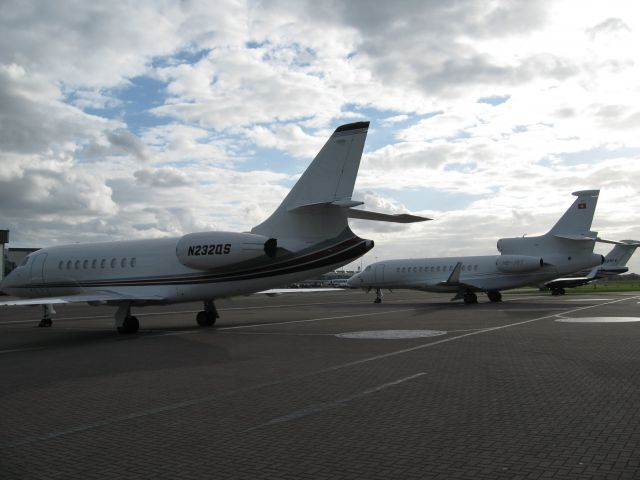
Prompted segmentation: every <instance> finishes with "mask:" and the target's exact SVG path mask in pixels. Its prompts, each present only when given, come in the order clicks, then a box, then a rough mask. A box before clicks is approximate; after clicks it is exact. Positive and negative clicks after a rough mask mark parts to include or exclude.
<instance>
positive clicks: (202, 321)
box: [196, 310, 216, 327]
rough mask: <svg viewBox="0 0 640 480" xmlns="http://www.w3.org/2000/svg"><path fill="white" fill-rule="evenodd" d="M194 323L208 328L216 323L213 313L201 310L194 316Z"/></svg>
mask: <svg viewBox="0 0 640 480" xmlns="http://www.w3.org/2000/svg"><path fill="white" fill-rule="evenodd" d="M196 322H198V325H200V326H201V327H210V326H211V325H214V324H215V323H216V316H215V314H214V313H213V312H207V311H206V310H202V311H200V312H198V314H197V315H196Z"/></svg>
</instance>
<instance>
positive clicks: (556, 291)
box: [551, 288, 565, 295]
mask: <svg viewBox="0 0 640 480" xmlns="http://www.w3.org/2000/svg"><path fill="white" fill-rule="evenodd" d="M564 294H565V291H564V288H552V289H551V295H564Z"/></svg>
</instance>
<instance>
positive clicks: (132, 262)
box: [129, 257, 136, 268]
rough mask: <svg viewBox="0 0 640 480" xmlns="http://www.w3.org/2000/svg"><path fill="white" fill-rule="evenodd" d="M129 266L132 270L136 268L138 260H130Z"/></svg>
mask: <svg viewBox="0 0 640 480" xmlns="http://www.w3.org/2000/svg"><path fill="white" fill-rule="evenodd" d="M129 266H130V267H131V268H133V267H135V266H136V258H135V257H133V258H132V259H131V260H129Z"/></svg>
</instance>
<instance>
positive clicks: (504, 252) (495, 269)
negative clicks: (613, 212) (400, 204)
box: [348, 190, 604, 303]
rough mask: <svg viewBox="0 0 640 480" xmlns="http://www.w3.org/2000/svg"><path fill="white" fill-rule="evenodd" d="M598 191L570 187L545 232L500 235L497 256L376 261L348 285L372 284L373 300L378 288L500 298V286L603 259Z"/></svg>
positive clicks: (554, 275)
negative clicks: (565, 203)
mask: <svg viewBox="0 0 640 480" xmlns="http://www.w3.org/2000/svg"><path fill="white" fill-rule="evenodd" d="M599 192H600V191H599V190H583V191H579V192H574V193H573V195H575V196H577V197H578V198H576V200H575V201H574V202H573V204H572V205H571V207H569V209H568V210H567V211H566V212H565V213H564V215H563V216H562V217H561V218H560V220H558V222H557V223H556V224H555V225H554V226H553V228H552V229H551V230H550V231H549V232H548V233H546V234H544V235H541V236H537V237H518V238H503V239H500V240H498V250H499V251H500V255H486V256H468V257H440V258H406V259H400V260H387V261H382V262H376V263H373V264H371V265H369V266H368V267H366V268H365V269H364V270H363V271H362V272H360V273H357V274H356V275H354V276H353V277H351V278H350V279H349V282H348V284H349V286H350V287H352V288H363V289H366V290H369V289H375V291H376V299H375V302H376V303H380V302H381V301H382V289H390V290H392V289H412V290H424V291H430V292H443V293H446V292H452V293H455V294H456V295H455V296H454V297H453V299H452V300H457V299H463V300H464V302H465V303H477V302H478V297H477V295H476V292H486V293H487V296H488V297H489V300H490V301H492V302H499V301H501V300H502V294H501V293H500V291H501V290H508V289H512V288H518V287H523V286H527V285H536V284H541V283H544V282H545V281H548V280H551V279H554V278H558V276H560V275H566V274H569V273H572V272H576V271H579V270H582V269H585V268H590V267H594V266H596V265H601V264H602V263H603V261H604V260H603V257H602V255H598V254H595V253H593V247H594V245H595V242H596V240H597V236H598V234H597V232H592V231H591V222H592V221H593V214H594V212H595V208H596V204H597V202H598V194H599Z"/></svg>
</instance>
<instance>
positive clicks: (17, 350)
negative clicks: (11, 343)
mask: <svg viewBox="0 0 640 480" xmlns="http://www.w3.org/2000/svg"><path fill="white" fill-rule="evenodd" d="M42 349H43V348H42V347H31V348H13V349H11V350H0V354H2V353H15V352H30V351H32V350H42Z"/></svg>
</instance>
